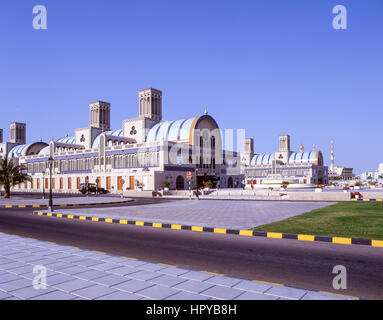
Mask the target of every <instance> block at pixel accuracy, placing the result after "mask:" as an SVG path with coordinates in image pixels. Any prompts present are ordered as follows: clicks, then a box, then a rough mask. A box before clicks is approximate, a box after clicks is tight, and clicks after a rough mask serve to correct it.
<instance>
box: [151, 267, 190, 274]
mask: <svg viewBox="0 0 383 320" xmlns="http://www.w3.org/2000/svg"><path fill="white" fill-rule="evenodd" d="M189 271H190V270H187V269H182V268H173V267H167V268H165V269H161V270H159V271H158V272H159V273H164V274H168V275H171V276H180V275H182V274H185V273H188V272H189Z"/></svg>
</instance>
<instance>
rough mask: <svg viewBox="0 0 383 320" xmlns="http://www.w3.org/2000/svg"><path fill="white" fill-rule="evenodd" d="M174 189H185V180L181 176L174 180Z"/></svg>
mask: <svg viewBox="0 0 383 320" xmlns="http://www.w3.org/2000/svg"><path fill="white" fill-rule="evenodd" d="M176 189H177V190H184V189H185V180H184V177H183V176H178V177H177V179H176Z"/></svg>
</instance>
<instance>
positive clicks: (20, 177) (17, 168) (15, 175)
mask: <svg viewBox="0 0 383 320" xmlns="http://www.w3.org/2000/svg"><path fill="white" fill-rule="evenodd" d="M25 170H26V167H25V166H24V165H23V164H22V165H16V164H14V163H13V160H12V159H8V155H6V156H5V158H4V159H0V186H4V191H5V192H4V198H6V199H8V198H10V196H11V188H12V187H14V186H15V185H17V184H19V183H23V182H25V181H31V177H30V176H29V175H27V174H26V173H24V171H25Z"/></svg>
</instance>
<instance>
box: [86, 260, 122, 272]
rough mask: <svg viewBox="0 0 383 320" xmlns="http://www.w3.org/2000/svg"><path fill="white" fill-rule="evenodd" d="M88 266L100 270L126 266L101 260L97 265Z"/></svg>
mask: <svg viewBox="0 0 383 320" xmlns="http://www.w3.org/2000/svg"><path fill="white" fill-rule="evenodd" d="M90 268H91V269H96V270H100V271H108V270H112V269H116V268H126V267H122V266H121V265H120V264H116V263H109V262H103V263H99V264H97V265H93V266H90Z"/></svg>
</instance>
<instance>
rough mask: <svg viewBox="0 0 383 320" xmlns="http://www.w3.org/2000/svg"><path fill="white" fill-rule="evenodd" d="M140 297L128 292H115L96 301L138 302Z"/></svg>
mask: <svg viewBox="0 0 383 320" xmlns="http://www.w3.org/2000/svg"><path fill="white" fill-rule="evenodd" d="M141 298H142V297H140V296H138V295H136V294H134V293H129V292H122V291H116V292H113V293H111V294H107V295H106V296H102V297H100V298H98V299H96V300H139V299H141Z"/></svg>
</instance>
